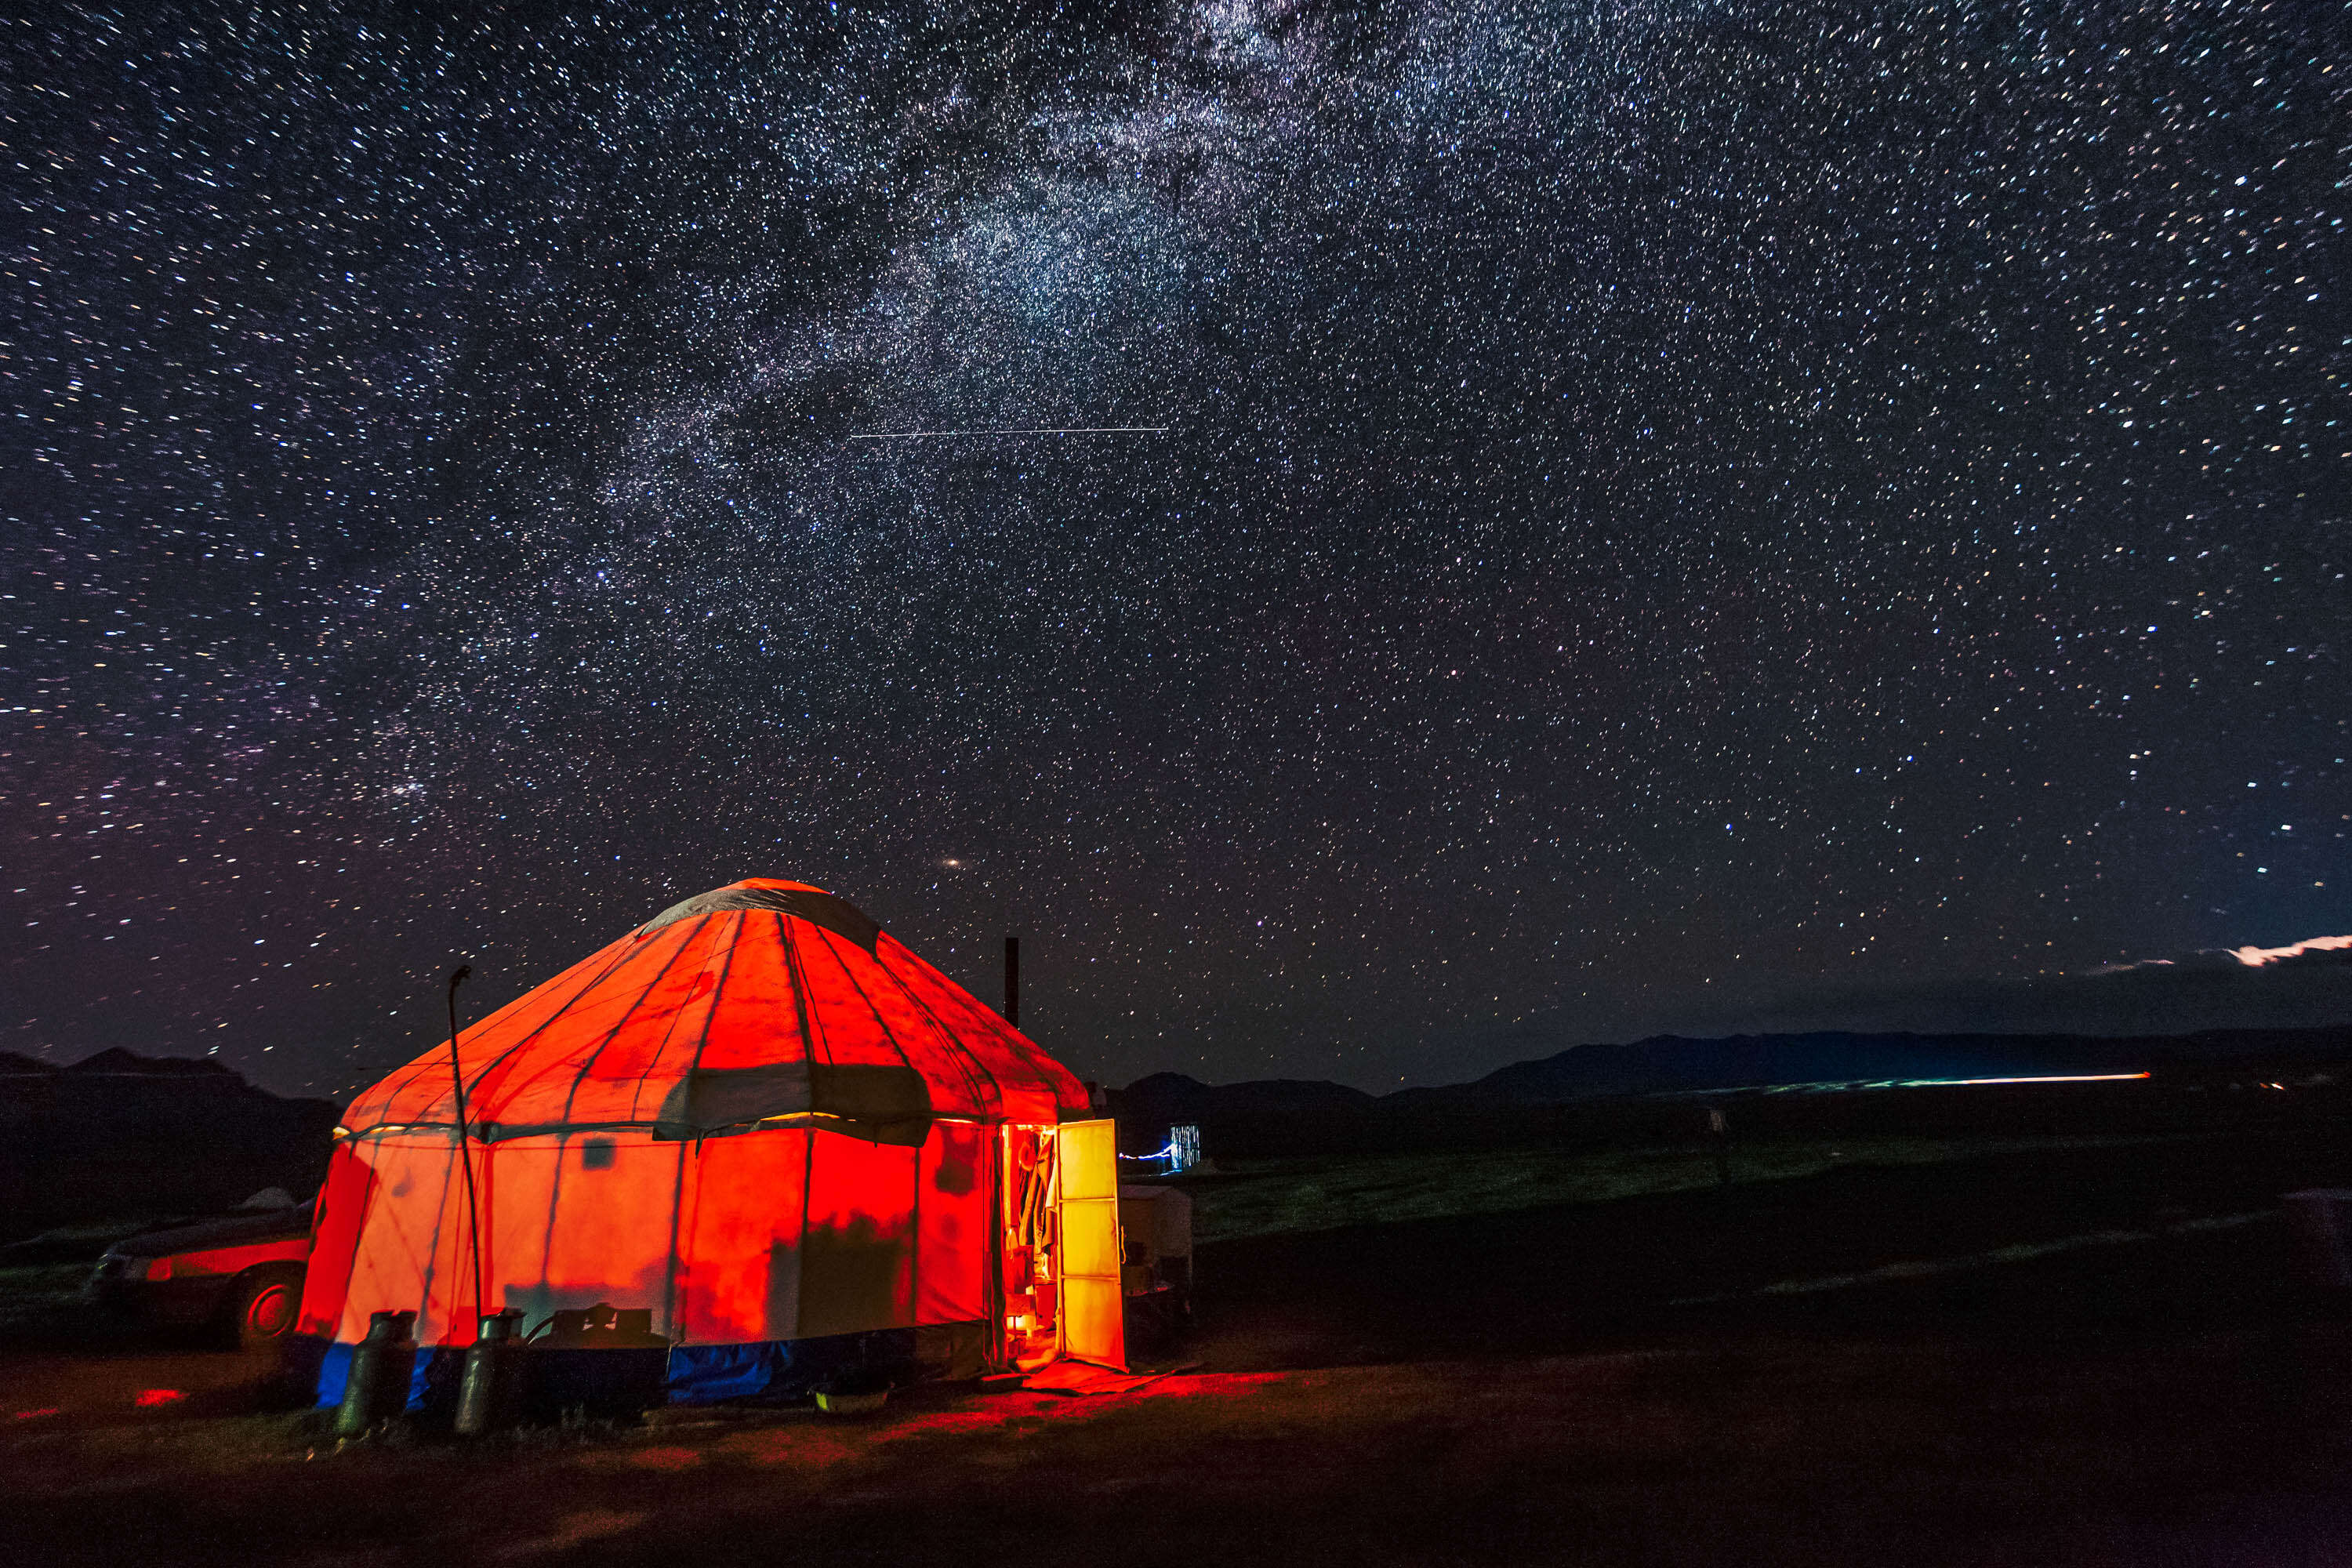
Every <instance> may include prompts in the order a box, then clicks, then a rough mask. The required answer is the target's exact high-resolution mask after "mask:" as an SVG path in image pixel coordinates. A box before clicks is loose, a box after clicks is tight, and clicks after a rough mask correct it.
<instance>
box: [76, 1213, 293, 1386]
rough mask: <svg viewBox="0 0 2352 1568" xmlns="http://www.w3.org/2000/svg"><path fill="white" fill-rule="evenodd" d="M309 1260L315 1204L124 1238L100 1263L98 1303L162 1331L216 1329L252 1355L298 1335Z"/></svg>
mask: <svg viewBox="0 0 2352 1568" xmlns="http://www.w3.org/2000/svg"><path fill="white" fill-rule="evenodd" d="M309 1263H310V1204H302V1205H297V1206H295V1207H291V1208H274V1209H268V1210H264V1211H262V1212H260V1213H257V1214H240V1215H231V1216H229V1217H227V1218H225V1219H209V1220H200V1221H197V1222H195V1223H194V1224H191V1225H177V1226H172V1227H171V1228H169V1229H165V1230H151V1231H142V1232H141V1233H140V1234H139V1235H137V1236H130V1237H124V1238H123V1239H121V1241H118V1242H116V1243H115V1244H114V1245H113V1246H112V1247H108V1248H107V1249H106V1253H105V1256H103V1257H102V1258H100V1259H99V1260H98V1270H97V1272H96V1273H94V1274H92V1275H91V1276H90V1279H89V1289H88V1290H87V1291H86V1295H87V1297H88V1299H89V1300H90V1301H91V1302H92V1303H93V1304H95V1305H98V1306H100V1307H109V1308H114V1309H118V1310H126V1311H129V1312H131V1314H133V1315H134V1316H137V1317H139V1318H142V1319H143V1320H145V1321H148V1322H151V1323H153V1324H156V1325H158V1326H159V1327H171V1328H179V1329H199V1330H202V1329H210V1330H214V1331H217V1332H219V1333H220V1334H222V1335H223V1336H225V1337H226V1336H228V1335H234V1336H235V1337H236V1342H237V1343H238V1344H239V1345H240V1346H242V1347H243V1348H245V1349H247V1350H256V1349H260V1348H263V1347H266V1346H269V1345H275V1344H277V1343H278V1342H281V1341H283V1340H284V1339H285V1338H286V1336H287V1335H289V1334H290V1333H292V1332H293V1331H294V1320H295V1316H296V1314H297V1312H298V1311H299V1309H300V1308H301V1305H302V1274H303V1270H304V1269H305V1268H307V1267H308V1265H309Z"/></svg>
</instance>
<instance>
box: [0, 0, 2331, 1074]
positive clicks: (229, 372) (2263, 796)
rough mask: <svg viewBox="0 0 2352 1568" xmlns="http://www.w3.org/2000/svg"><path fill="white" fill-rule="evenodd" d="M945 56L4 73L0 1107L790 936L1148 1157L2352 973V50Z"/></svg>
mask: <svg viewBox="0 0 2352 1568" xmlns="http://www.w3.org/2000/svg"><path fill="white" fill-rule="evenodd" d="M700 9H701V8H697V7H678V8H677V10H678V11H679V12H681V13H684V12H688V11H698V10H700ZM915 15H916V13H915V10H914V8H912V7H908V8H907V10H905V11H903V12H889V11H880V10H874V9H861V8H856V7H853V6H850V5H814V6H803V7H800V8H797V9H794V10H790V11H773V12H768V11H752V10H732V9H730V10H727V11H726V12H725V13H724V14H723V15H722V14H718V12H717V10H716V8H713V9H712V10H711V11H710V12H709V13H708V14H705V15H703V16H701V17H700V18H699V19H696V18H693V17H688V16H681V15H667V14H660V13H643V14H640V13H636V12H633V11H631V10H629V9H626V8H623V7H617V6H615V7H593V6H559V5H548V6H533V5H513V6H509V7H504V8H501V9H492V8H489V7H477V6H466V7H458V8H455V9H453V11H452V12H451V13H450V15H449V16H446V17H443V18H441V19H439V20H433V19H420V18H419V17H418V16H416V15H415V14H414V11H413V9H412V8H406V7H393V6H383V7H375V6H365V5H353V6H350V7H336V6H332V5H316V6H310V7H282V8H257V9H245V8H223V7H214V6H187V7H182V8H178V9H176V10H172V11H169V12H168V13H167V12H166V10H165V8H164V7H162V6H156V7H131V8H129V9H128V10H127V11H126V12H123V13H115V12H109V11H102V10H98V9H80V10H65V11H56V12H50V13H47V14H43V15H38V16H22V15H20V16H18V17H17V18H16V20H14V21H13V22H10V23H7V24H5V29H6V30H5V38H6V56H5V64H6V75H5V85H0V108H5V159H6V162H5V164H0V168H5V176H0V178H5V192H6V195H7V204H8V205H7V207H6V209H5V210H6V215H7V216H8V219H9V221H8V222H7V224H6V225H5V237H0V245H5V252H0V273H5V300H0V309H5V340H6V341H5V360H0V373H5V405H4V406H5V413H6V426H5V430H6V434H5V442H6V445H5V450H0V484H5V490H4V491H0V503H4V504H5V530H6V532H5V541H0V594H5V597H0V637H5V648H0V708H5V710H6V711H5V712H0V792H5V802H0V805H5V834H6V837H5V868H6V871H7V872H8V873H9V875H8V876H7V878H6V881H5V892H6V896H7V897H8V898H9V900H11V901H10V903H9V905H8V906H7V909H8V910H9V911H10V912H9V915H8V919H9V920H10V921H11V923H12V924H13V925H14V926H15V927H16V928H17V929H18V931H19V934H18V935H17V936H16V937H15V938H14V939H12V942H11V943H10V944H9V947H8V949H7V950H6V952H5V967H0V985H5V997H0V1003H5V1011H0V1047H6V1048H14V1049H17V1050H22V1051H26V1052H31V1053H34V1054H40V1055H47V1056H50V1057H53V1058H56V1059H60V1060H64V1059H71V1058H75V1057H78V1056H79V1055H81V1054H84V1053H85V1052H87V1051H88V1050H89V1049H93V1048H96V1047H100V1046H103V1045H127V1046H131V1047H133V1048H138V1049H142V1050H168V1051H175V1052H181V1053H186V1054H194V1053H201V1052H206V1051H213V1052H216V1053H217V1054H218V1055H219V1056H220V1057H221V1058H222V1059H224V1060H226V1061H229V1062H231V1063H233V1064H235V1065H236V1066H237V1067H239V1068H243V1069H245V1070H247V1071H249V1072H252V1073H255V1074H256V1075H257V1076H258V1077H259V1078H260V1079H262V1080H263V1081H265V1082H267V1083H269V1084H271V1085H273V1086H275V1087H279V1088H286V1089H312V1090H315V1091H320V1092H330V1091H336V1090H341V1089H346V1088H348V1087H350V1086H352V1085H353V1084H356V1083H359V1082H362V1081H365V1080H366V1079H369V1078H371V1077H372V1076H373V1075H374V1074H375V1073H376V1072H378V1071H380V1070H381V1069H383V1068H385V1067H387V1066H389V1065H391V1064H392V1063H394V1062H396V1061H398V1060H401V1059H404V1058H405V1057H407V1056H408V1055H411V1054H413V1053H414V1052H415V1050H416V1049H418V1048H420V1047H421V1046H422V1045H424V1044H425V1043H426V1042H427V1041H428V1040H429V1038H430V1037H431V1035H432V1032H433V1030H434V1028H435V1027H436V1020H437V1017H438V1013H439V996H438V992H437V989H436V978H437V976H438V974H439V973H441V971H442V970H443V969H444V968H446V965H447V964H449V963H454V962H456V961H457V959H458V958H460V957H463V958H467V959H470V960H471V961H472V962H473V963H474V964H475V965H476V969H477V973H478V975H479V979H478V982H477V985H478V994H476V995H471V996H469V998H468V1005H469V1006H473V1007H475V1008H477V1009H478V1008H480V1007H484V1006H488V1005H491V1004H493V1003H495V1002H497V1001H499V1000H501V999H503V998H504V997H506V996H509V995H512V994H517V993H518V992H520V990H521V989H523V988H524V987H526V986H528V985H529V984H535V983H536V982H537V981H538V980H540V979H541V978H544V977H545V976H546V975H548V974H550V973H553V972H554V971H555V970H556V969H558V968H560V967H562V965H564V964H566V963H570V962H572V960H573V959H575V958H577V957H579V956H581V955H583V954H584V953H585V952H588V951H589V950H591V949H592V948H593V947H594V946H596V945H600V944H601V943H602V942H605V941H607V940H610V939H611V938H612V937H614V936H616V935H618V934H620V933H621V932H622V931H625V930H626V929H627V928H628V927H629V926H631V925H633V924H634V923H635V922H636V921H641V920H643V919H645V918H646V917H647V916H649V915H651V914H652V913H654V912H655V911H656V910H659V909H661V908H662V907H664V906H665V905H667V904H668V903H670V902H672V901H674V900H677V899H678V898H681V897H684V896H686V895H688V894H690V893H692V892H695V891H698V890H700V889H704V888H707V887H710V886H714V885H717V884H719V883H721V882H724V881H728V880H731V879H735V878H737V877H740V876H747V875H766V876H793V877H798V878H803V879H808V880H811V881H815V882H818V883H821V884H823V885H824V886H826V887H829V888H832V889H835V890H836V891H839V892H841V893H843V894H845V896H847V897H849V898H850V899H851V900H854V901H855V902H856V903H858V904H859V905H861V906H862V907H864V908H865V909H866V910H868V911H869V912H870V913H872V914H873V915H875V917H876V918H877V919H878V920H880V921H882V922H883V923H884V924H885V925H886V926H887V927H888V928H890V929H891V930H893V931H896V932H898V934H899V935H901V936H902V937H903V938H905V939H906V940H907V941H908V942H910V943H912V944H913V945H914V946H915V947H916V948H917V949H918V950H919V951H923V952H927V953H929V954H930V955H931V956H933V957H935V958H936V959H938V960H939V961H940V962H941V963H943V964H944V965H945V966H946V967H948V968H949V969H950V973H956V974H957V975H959V977H961V978H963V979H965V980H966V981H967V982H968V983H969V984H971V985H972V986H973V987H974V989H975V990H977V991H979V992H980V994H982V995H983V996H990V997H992V996H993V994H994V990H993V984H994V982H993V971H992V965H993V963H994V958H995V952H996V944H997V941H998V938H999V937H1000V936H1001V935H1002V933H1003V932H1004V931H1008V930H1018V931H1021V932H1022V933H1023V934H1024V939H1025V942H1026V946H1025V949H1024V952H1025V955H1026V956H1027V965H1026V968H1027V971H1028V984H1029V992H1028V995H1027V998H1026V1000H1025V1004H1024V1022H1025V1023H1029V1024H1031V1025H1033V1026H1034V1030H1035V1032H1036V1033H1037V1034H1038V1036H1039V1037H1040V1038H1041V1039H1042V1040H1044V1041H1045V1043H1046V1044H1047V1045H1048V1046H1049V1047H1053V1048H1055V1049H1056V1050H1057V1051H1059V1052H1060V1053H1061V1054H1063V1055H1064V1056H1065V1058H1066V1059H1068V1060H1069V1061H1070V1062H1071V1063H1072V1064H1073V1065H1074V1066H1075V1067H1076V1068H1078V1069H1079V1070H1080V1071H1082V1072H1087V1073H1089V1074H1092V1075H1097V1076H1102V1077H1107V1078H1108V1079H1112V1080H1113V1081H1122V1080H1124V1079H1128V1078H1132V1077H1134V1076H1137V1075H1139V1074H1140V1073H1143V1072H1146V1071H1150V1070H1152V1069H1155V1068H1181V1069H1183V1070H1187V1071H1191V1072H1193V1073H1195V1074H1196V1075H1198V1076H1202V1077H1205V1078H1212V1079H1230V1078H1235V1077H1255V1076H1268V1075H1274V1074H1281V1075H1288V1076H1301V1077H1336V1078H1340V1079H1347V1080H1349V1081H1353V1082H1358V1083H1361V1084H1365V1085H1368V1086H1374V1087H1378V1086H1382V1085H1386V1086H1389V1087H1393V1086H1394V1085H1395V1084H1396V1083H1398V1082H1399V1081H1402V1080H1410V1081H1415V1082H1426V1081H1444V1080H1447V1079H1457V1078H1460V1077H1464V1076H1466V1075H1467V1074H1469V1073H1472V1072H1475V1071H1481V1070H1484V1069H1486V1068H1489V1067H1492V1066H1494V1065H1496V1060H1497V1059H1498V1058H1496V1057H1495V1056H1494V1054H1493V1050H1492V1049H1491V1048H1490V1047H1491V1043H1492V1041H1493V1040H1494V1039H1495V1038H1496V1031H1497V1030H1507V1029H1509V1028H1512V1027H1514V1026H1517V1027H1531V1026H1541V1027H1543V1028H1546V1029H1549V1030H1553V1031H1555V1032H1556V1033H1557V1034H1558V1035H1559V1037H1560V1039H1561V1041H1562V1043H1565V1041H1566V1040H1569V1039H1575V1038H1594V1039H1598V1038H1611V1037H1628V1036H1630V1035H1631V1034H1633V1033H1637V1032H1639V1031H1641V1030H1643V1029H1645V1028H1648V1027H1652V1026H1662V1025H1668V1024H1674V1023H1676V1022H1677V1021H1678V1020H1679V1021H1687V1020H1692V1019H1698V1020H1702V1021H1704V1020H1715V1021H1717V1022H1721V1023H1724V1024H1726V1025H1727V1026H1736V1025H1737V1024H1738V1023H1739V1022H1740V1020H1741V1018H1742V1017H1743V1016H1744V1015H1743V1012H1742V1009H1743V1008H1747V1009H1750V1010H1753V1009H1756V1008H1762V1007H1766V1006H1768V1005H1774V1004H1775V1003H1776V1002H1777V1000H1778V999H1781V998H1784V997H1785V996H1787V995H1788V994H1790V993H1791V992H1792V991H1799V990H1805V989H1807V988H1811V989H1813V990H1822V989H1823V988H1827V989H1829V990H1835V989H1837V988H1840V987H1849V988H1861V989H1863V990H1868V989H1870V988H1872V987H1878V988H1882V989H1883V988H1886V987H1895V988H1901V987H1927V988H1931V989H1932V988H1935V987H1945V988H1947V989H1948V988H1951V987H1959V988H1963V989H1965V988H1966V987H1968V986H1969V985H1973V984H1998V983H2000V982H2004V981H2009V980H2014V979H2017V978H2018V977H2021V976H2030V975H2032V974H2035V973H2043V972H2051V971H2057V970H2065V969H2080V968H2084V967H2086V966H2092V965H2097V964H2102V963H2133V962H2136V961H2137V960H2140V959H2143V958H2146V957H2147V956H2150V955H2153V954H2158V953H2162V952H2171V951H2176V950H2182V949H2190V948H2212V947H2218V946H2223V945H2234V944H2240V943H2255V944H2265V945H2268V944H2278V943H2287V942H2295V941H2298V940H2301V939H2304V938H2308V937H2311V936H2314V935H2315V934H2319V933H2324V932H2339V931H2352V896H2347V889H2352V866H2347V864H2346V846H2347V839H2346V837H2345V832H2346V830H2347V826H2352V821H2347V814H2352V786H2347V776H2352V775H2347V768H2346V766H2345V764H2344V762H2343V758H2344V756H2345V755H2347V754H2352V753H2347V741H2348V740H2352V737H2347V717H2352V696H2347V684H2346V681H2345V676H2344V671H2343V668H2342V652H2343V644H2344V637H2345V632H2346V627H2347V611H2352V598H2348V597H2347V583H2346V578H2345V573H2346V570H2347V555H2352V539H2347V529H2346V526H2345V521H2346V516H2347V483H2346V479H2347V469H2352V410H2347V399H2346V396H2345V390H2344V379H2343V378H2344V375H2345V374H2346V370H2347V358H2352V355H2347V346H2346V345H2347V342H2348V341H2352V340H2347V335H2346V334H2347V329H2352V315H2347V311H2346V310H2345V309H2344V306H2343V303H2342V300H2343V292H2342V289H2343V284H2344V280H2345V279H2347V277H2348V276H2352V246H2347V237H2346V219H2347V216H2352V199H2347V184H2346V181H2347V176H2348V175H2352V129H2347V128H2348V127H2352V48H2347V47H2346V45H2347V41H2352V13H2347V10H2346V9H2345V8H2344V7H2342V6H2340V5H2326V4H2320V3H2317V0H2312V3H2309V4H2273V5H2243V4H2218V3H2216V4H2208V5H2126V4H2113V3H2099V0H2078V3H2071V4H2067V5H2039V4H2011V3H2007V0H2004V3H2001V4H1987V5H1885V6H1878V7H1874V8H1863V9H1855V8H1852V7H1845V6H1830V5H1801V4H1799V5H1790V4H1784V3H1781V0H1754V3H1745V4H1730V5H1698V4H1656V5H1644V4H1627V5H1549V4H1543V3H1540V0H1528V3H1526V4H1509V3H1496V4H1484V5H1455V4H1447V5H1439V4H1421V3H1418V0H1370V3H1367V4H1362V5H1329V6H1325V5H1311V4H1305V3H1299V4H1265V5H1253V4H1246V3H1242V0H1232V3H1225V4H1213V5H1176V6H1171V7H1167V8H1161V7H1157V6H1153V5H1142V4H1137V5H1124V6H1122V5H1104V6H1097V7H1080V6H1073V5H1064V6H1053V5H1027V6H1007V7H991V6H986V5H974V6H970V7H964V8H961V9H955V8H948V9H942V10H940V12H938V13H936V14H935V15H934V19H932V20H929V21H919V20H913V19H910V18H912V17H913V16H915ZM1107 426H1135V427H1144V428H1143V429H1142V430H1140V431H1129V432H1128V433H1114V434H1095V435H1066V436H1031V435H1015V436H988V435H980V436H968V437H943V438H940V439H933V440H924V441H908V442H872V441H861V440H857V439H855V437H861V436H871V435H877V434H887V433H893V432H905V431H916V430H975V429H977V430H990V429H1008V428H1009V429H1022V430H1034V429H1041V428H1053V429H1063V428H1078V427H1084V428H1087V429H1099V428H1101V427H1107ZM1153 431H1159V432H1160V433H1156V434H1155V433H1151V432H1153ZM1918 1021H1919V1022H1920V1023H1922V1024H1923V1025H1926V1026H1934V1025H1935V1024H1936V1022H1937V1020H1936V1019H1934V1018H1932V1017H1928V1018H1922V1019H1920V1020H1918ZM1481 1041H1486V1042H1488V1044H1487V1045H1482V1044H1481V1043H1480V1042H1481Z"/></svg>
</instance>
